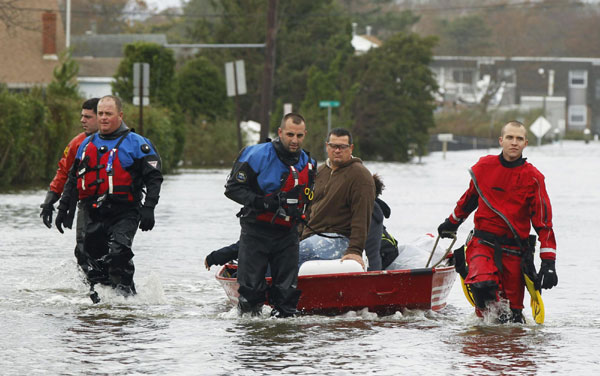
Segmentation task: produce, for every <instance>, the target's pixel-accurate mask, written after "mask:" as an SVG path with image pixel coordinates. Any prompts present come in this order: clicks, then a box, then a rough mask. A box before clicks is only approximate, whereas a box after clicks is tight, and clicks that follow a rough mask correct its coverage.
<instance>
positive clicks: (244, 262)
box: [225, 113, 316, 317]
mask: <svg viewBox="0 0 600 376" xmlns="http://www.w3.org/2000/svg"><path fill="white" fill-rule="evenodd" d="M305 134H306V124H305V121H304V118H303V117H302V116H300V115H299V114H295V113H289V114H286V115H285V116H284V117H283V120H282V122H281V126H280V128H279V130H278V136H279V137H278V138H277V139H275V140H273V141H272V142H269V143H262V144H258V145H252V146H248V147H246V148H244V149H243V150H242V151H241V152H240V155H239V156H238V158H237V159H236V161H235V163H234V165H233V168H232V170H231V173H230V174H229V176H228V178H227V184H226V185H225V195H226V196H227V197H228V198H230V199H231V200H233V201H235V202H237V203H239V204H242V205H244V207H243V208H242V209H241V210H240V212H239V213H238V217H240V225H241V227H242V231H241V235H240V241H239V256H238V271H237V281H238V283H239V285H240V287H239V289H238V291H239V293H240V296H239V303H238V310H239V312H240V313H241V314H243V313H250V314H252V315H260V313H261V309H262V306H263V303H264V302H265V299H266V292H267V290H268V293H269V294H268V295H269V296H268V298H269V303H270V304H271V305H273V307H274V308H273V311H272V312H271V315H273V316H276V317H289V316H294V315H296V313H297V312H298V311H297V309H296V306H297V304H298V299H299V297H300V290H298V289H297V282H298V231H297V223H298V221H299V218H300V216H301V215H302V213H303V212H304V208H305V206H306V204H307V203H308V199H307V197H308V196H309V195H310V191H311V190H312V184H313V181H314V171H315V167H316V165H315V161H314V160H313V159H312V158H310V156H309V155H308V154H307V153H306V152H305V151H304V150H302V148H301V147H302V142H303V141H304V136H305ZM268 266H270V270H271V277H272V284H271V286H270V287H268V288H267V284H266V282H265V274H266V272H267V267H268Z"/></svg>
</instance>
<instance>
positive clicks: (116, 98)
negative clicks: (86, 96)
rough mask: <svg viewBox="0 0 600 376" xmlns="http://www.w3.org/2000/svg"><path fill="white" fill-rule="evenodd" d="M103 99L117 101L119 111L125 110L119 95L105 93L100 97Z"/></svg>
mask: <svg viewBox="0 0 600 376" xmlns="http://www.w3.org/2000/svg"><path fill="white" fill-rule="evenodd" d="M103 99H112V100H113V101H114V102H115V106H117V112H121V111H122V110H123V105H122V104H121V100H120V99H119V97H117V96H114V95H105V96H103V97H102V98H100V100H103Z"/></svg>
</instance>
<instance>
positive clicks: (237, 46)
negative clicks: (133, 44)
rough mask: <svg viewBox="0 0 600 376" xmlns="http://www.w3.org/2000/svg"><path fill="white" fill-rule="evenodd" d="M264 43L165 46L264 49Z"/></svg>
mask: <svg viewBox="0 0 600 376" xmlns="http://www.w3.org/2000/svg"><path fill="white" fill-rule="evenodd" d="M266 46H267V44H266V43H245V44H235V43H225V44H218V43H216V44H208V43H183V44H169V43H167V44H165V47H167V48H265V47H266Z"/></svg>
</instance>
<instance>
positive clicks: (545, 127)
mask: <svg viewBox="0 0 600 376" xmlns="http://www.w3.org/2000/svg"><path fill="white" fill-rule="evenodd" d="M550 128H552V125H551V124H550V122H548V120H546V118H544V117H543V116H540V117H539V118H537V119H535V121H534V122H533V124H531V126H530V127H529V130H530V131H531V133H533V134H534V135H535V136H536V137H537V138H542V137H544V135H545V134H546V133H548V131H549V130H550Z"/></svg>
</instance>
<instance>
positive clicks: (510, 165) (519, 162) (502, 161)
mask: <svg viewBox="0 0 600 376" xmlns="http://www.w3.org/2000/svg"><path fill="white" fill-rule="evenodd" d="M498 158H499V159H500V164H502V166H504V167H506V168H514V167H519V166H522V165H523V164H525V161H527V158H523V155H521V156H520V157H519V159H517V160H514V161H512V162H509V161H507V160H506V159H504V156H503V155H502V153H500V155H499V156H498Z"/></svg>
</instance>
